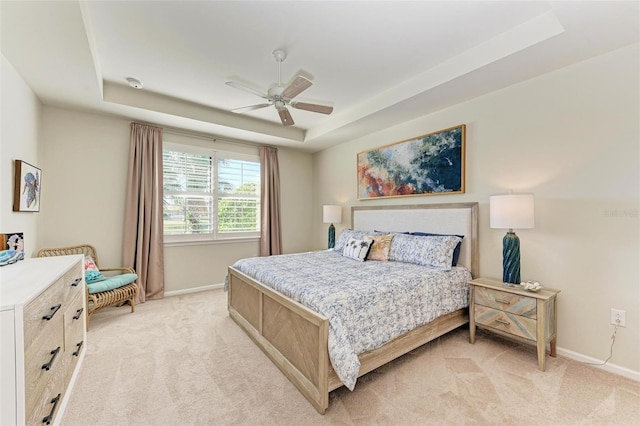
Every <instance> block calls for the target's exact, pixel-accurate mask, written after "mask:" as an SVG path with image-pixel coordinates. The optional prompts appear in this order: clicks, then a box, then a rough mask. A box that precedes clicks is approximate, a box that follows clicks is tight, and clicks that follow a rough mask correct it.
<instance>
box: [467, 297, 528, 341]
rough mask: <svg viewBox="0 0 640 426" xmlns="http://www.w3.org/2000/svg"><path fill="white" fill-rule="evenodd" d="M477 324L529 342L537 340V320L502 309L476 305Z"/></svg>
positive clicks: (475, 317) (475, 316)
mask: <svg viewBox="0 0 640 426" xmlns="http://www.w3.org/2000/svg"><path fill="white" fill-rule="evenodd" d="M474 319H475V322H476V324H479V325H484V326H487V327H491V328H494V329H496V330H500V331H504V332H505V333H509V334H513V335H514V336H519V337H523V338H525V339H528V340H533V341H535V340H536V320H534V319H531V318H527V317H523V316H520V315H516V314H512V313H509V312H506V311H502V310H500V309H493V308H487V307H486V306H482V305H476V306H475V312H474Z"/></svg>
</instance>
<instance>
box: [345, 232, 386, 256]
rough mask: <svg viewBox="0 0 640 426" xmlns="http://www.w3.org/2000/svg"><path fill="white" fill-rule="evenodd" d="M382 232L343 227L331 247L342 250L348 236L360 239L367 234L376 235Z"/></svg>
mask: <svg viewBox="0 0 640 426" xmlns="http://www.w3.org/2000/svg"><path fill="white" fill-rule="evenodd" d="M378 234H382V232H378V231H354V230H353V229H344V230H342V232H341V233H340V236H339V237H338V240H337V241H336V245H335V247H334V248H333V249H334V250H339V251H342V249H344V246H345V244H347V241H349V238H351V237H353V238H355V239H357V240H362V239H364V237H366V236H367V235H378Z"/></svg>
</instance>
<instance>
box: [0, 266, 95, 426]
mask: <svg viewBox="0 0 640 426" xmlns="http://www.w3.org/2000/svg"><path fill="white" fill-rule="evenodd" d="M83 272H84V271H83V256H82V255H76V256H59V257H47V258H37V259H25V260H21V261H19V262H17V263H15V264H13V265H7V266H3V267H2V268H0V304H1V305H0V331H1V335H0V344H1V349H0V356H1V361H0V362H1V364H0V392H1V395H0V396H1V398H0V424H1V425H3V426H4V425H22V424H28V425H42V424H59V423H60V419H61V418H62V413H63V411H64V407H65V406H66V404H67V401H68V399H69V393H70V390H71V387H72V386H73V382H74V381H75V378H76V376H77V374H78V371H79V369H80V365H81V363H82V360H83V358H84V354H85V348H86V341H87V335H86V327H85V321H86V315H85V312H84V311H85V309H86V306H85V305H86V298H85V289H84V286H85V283H84V279H83V275H84V273H83Z"/></svg>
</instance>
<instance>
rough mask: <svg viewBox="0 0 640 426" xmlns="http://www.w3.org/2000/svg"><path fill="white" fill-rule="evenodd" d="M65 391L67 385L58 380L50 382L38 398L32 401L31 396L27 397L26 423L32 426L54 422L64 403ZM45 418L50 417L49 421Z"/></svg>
mask: <svg viewBox="0 0 640 426" xmlns="http://www.w3.org/2000/svg"><path fill="white" fill-rule="evenodd" d="M64 392H65V385H64V383H62V381H61V380H58V381H55V382H52V383H50V384H48V385H47V387H46V389H45V390H44V392H43V394H42V395H40V396H39V397H38V399H35V400H31V401H30V399H31V398H27V407H26V419H27V422H26V424H27V425H30V426H36V425H37V426H42V425H46V424H52V423H53V422H54V419H55V416H56V415H57V414H58V410H59V409H60V406H61V405H62V399H63V398H64ZM45 418H47V419H49V423H47V422H45V421H44V419H45Z"/></svg>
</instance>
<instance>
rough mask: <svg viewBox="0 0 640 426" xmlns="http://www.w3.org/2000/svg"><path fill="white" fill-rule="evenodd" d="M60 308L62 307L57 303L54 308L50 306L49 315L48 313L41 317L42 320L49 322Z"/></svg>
mask: <svg viewBox="0 0 640 426" xmlns="http://www.w3.org/2000/svg"><path fill="white" fill-rule="evenodd" d="M60 306H62V305H61V304H59V303H58V304H57V305H56V306H52V307H51V313H49V315H45V316H43V317H42V319H43V320H47V321H49V320H50V319H51V318H53V316H54V315H55V314H56V312H58V309H60Z"/></svg>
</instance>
